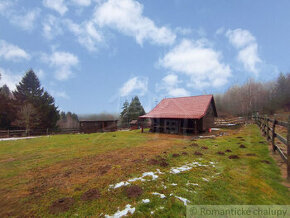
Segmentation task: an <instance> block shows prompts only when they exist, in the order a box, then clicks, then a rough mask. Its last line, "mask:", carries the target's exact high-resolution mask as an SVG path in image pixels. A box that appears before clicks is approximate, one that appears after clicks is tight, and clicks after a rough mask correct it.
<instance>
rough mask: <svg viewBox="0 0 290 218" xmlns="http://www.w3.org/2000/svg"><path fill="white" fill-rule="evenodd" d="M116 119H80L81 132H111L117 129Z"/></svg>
mask: <svg viewBox="0 0 290 218" xmlns="http://www.w3.org/2000/svg"><path fill="white" fill-rule="evenodd" d="M117 123H118V120H82V121H80V132H81V133H95V132H113V131H117Z"/></svg>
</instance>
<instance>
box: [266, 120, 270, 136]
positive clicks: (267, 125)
mask: <svg viewBox="0 0 290 218" xmlns="http://www.w3.org/2000/svg"><path fill="white" fill-rule="evenodd" d="M269 128H270V126H269V118H268V116H266V133H267V141H268V140H269V139H270V134H269Z"/></svg>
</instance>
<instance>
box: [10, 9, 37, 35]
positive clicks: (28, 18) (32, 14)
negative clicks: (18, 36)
mask: <svg viewBox="0 0 290 218" xmlns="http://www.w3.org/2000/svg"><path fill="white" fill-rule="evenodd" d="M39 15H40V9H39V8H36V9H33V10H30V11H28V12H27V13H25V14H23V15H21V14H19V13H13V14H11V16H10V22H11V23H12V24H14V25H16V26H19V27H21V28H22V29H23V30H32V29H33V28H34V25H35V21H36V19H37V18H38V16H39Z"/></svg>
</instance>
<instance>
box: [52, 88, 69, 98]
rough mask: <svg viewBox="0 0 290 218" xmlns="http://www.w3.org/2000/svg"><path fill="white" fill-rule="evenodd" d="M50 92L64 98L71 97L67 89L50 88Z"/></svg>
mask: <svg viewBox="0 0 290 218" xmlns="http://www.w3.org/2000/svg"><path fill="white" fill-rule="evenodd" d="M49 92H50V94H51V95H52V96H54V97H57V98H64V99H70V97H69V96H68V94H67V93H66V92H65V91H57V90H53V89H52V90H49Z"/></svg>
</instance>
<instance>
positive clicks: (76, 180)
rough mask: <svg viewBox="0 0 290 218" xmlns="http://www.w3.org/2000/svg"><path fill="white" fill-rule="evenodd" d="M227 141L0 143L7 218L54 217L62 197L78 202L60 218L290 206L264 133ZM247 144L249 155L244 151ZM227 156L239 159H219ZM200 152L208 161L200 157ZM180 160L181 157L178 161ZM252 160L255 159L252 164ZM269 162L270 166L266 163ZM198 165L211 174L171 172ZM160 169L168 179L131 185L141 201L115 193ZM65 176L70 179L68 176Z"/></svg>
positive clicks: (251, 128) (160, 138) (146, 137)
mask: <svg viewBox="0 0 290 218" xmlns="http://www.w3.org/2000/svg"><path fill="white" fill-rule="evenodd" d="M228 133H229V135H228V136H223V137H217V138H216V139H200V140H197V141H194V143H197V144H198V145H199V146H198V147H192V146H189V145H190V144H192V143H193V142H192V141H190V140H189V139H190V138H189V137H175V136H168V135H158V134H151V133H144V134H141V133H140V132H139V131H131V132H114V133H103V134H101V133H100V134H90V135H60V136H51V137H40V138H35V139H29V140H19V141H6V142H0V182H1V184H3V185H2V186H1V188H0V196H2V197H0V200H1V201H0V209H1V210H0V211H1V212H0V215H1V214H2V215H7V214H10V215H36V216H44V217H48V216H55V215H52V214H51V213H50V212H49V207H50V205H51V204H52V202H54V201H56V200H57V199H60V198H62V197H72V198H73V199H74V201H75V202H74V204H73V206H72V207H70V209H69V210H68V211H66V212H63V213H59V214H58V215H59V216H62V217H63V216H67V217H71V216H81V217H83V216H99V215H101V214H102V215H105V214H108V215H112V214H114V213H115V212H116V211H117V210H118V208H119V210H122V209H124V208H125V206H126V205H127V204H131V205H132V207H135V209H136V211H135V213H134V214H133V216H135V217H148V216H160V217H161V216H162V217H164V216H168V217H181V216H184V215H185V206H184V204H183V203H182V201H180V200H179V199H177V198H176V197H175V196H179V197H182V198H186V199H188V200H189V201H190V204H220V205H222V204H260V205H261V204H284V205H285V204H290V195H289V191H288V189H287V188H286V187H284V186H283V185H282V184H281V181H282V179H281V175H280V170H279V168H278V167H277V166H276V164H275V162H274V161H273V159H272V158H271V157H270V155H269V151H268V146H267V142H266V141H265V139H264V138H263V137H262V136H261V134H260V131H259V129H258V128H257V127H256V126H255V125H247V126H245V127H242V128H241V129H238V130H229V131H228ZM238 137H242V138H238ZM240 144H243V145H245V146H246V148H240V147H239V146H240ZM202 146H207V147H208V149H206V150H205V149H202V148H201V147H202ZM226 149H230V150H231V151H232V152H231V153H225V155H218V154H216V153H217V152H218V151H225V150H226ZM195 151H199V152H201V153H203V155H202V156H196V155H194V152H195ZM182 152H186V153H187V155H183V154H182ZM174 153H178V154H180V156H179V157H172V154H174ZM249 153H251V154H255V155H256V156H247V154H249ZM229 155H238V156H239V159H229V158H228V156H229ZM159 158H164V159H165V160H166V161H167V162H168V164H169V166H167V167H161V166H157V165H151V164H148V162H149V160H151V159H159ZM265 160H266V161H269V163H270V164H267V163H264V162H262V161H265ZM195 161H197V162H199V163H201V164H204V165H207V166H205V167H193V168H192V169H190V170H188V171H184V172H181V173H179V174H172V173H170V169H171V168H172V167H179V166H182V165H184V164H187V163H192V162H195ZM210 162H214V165H215V167H213V166H212V164H210ZM106 165H109V166H110V170H109V171H108V172H107V173H105V174H100V173H99V171H98V169H99V168H100V167H102V166H106ZM157 169H160V170H161V171H162V173H163V174H158V176H159V177H158V179H156V180H150V181H145V182H141V181H136V182H134V183H132V184H135V185H138V186H140V187H141V188H142V189H143V193H142V195H141V196H139V197H136V198H128V197H127V195H126V193H125V191H126V188H127V187H121V188H118V189H109V185H110V184H116V183H118V182H121V181H127V180H128V179H130V178H135V177H139V176H141V175H142V173H144V172H150V171H152V172H156V170H157ZM66 172H69V173H70V174H69V175H68V176H66V174H65V173H66ZM204 178H205V179H207V180H208V182H207V181H204ZM173 183H175V184H177V185H176V186H173V185H172V184H173ZM188 183H197V184H198V186H194V185H188ZM165 186H166V188H164V187H165ZM91 188H97V189H98V190H99V191H100V193H101V197H100V198H99V199H96V200H92V201H83V200H81V196H82V194H83V193H84V192H86V191H87V190H89V189H91ZM31 190H36V191H31ZM152 192H158V193H162V194H164V195H165V196H166V198H164V199H161V198H160V197H158V196H155V195H152ZM1 198H2V199H1ZM7 199H8V200H7ZM142 199H150V203H147V204H144V203H142ZM153 211H154V215H152V214H151V212H153Z"/></svg>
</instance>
